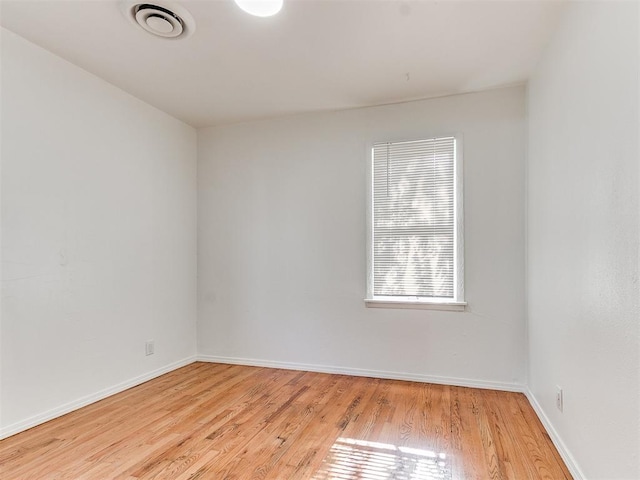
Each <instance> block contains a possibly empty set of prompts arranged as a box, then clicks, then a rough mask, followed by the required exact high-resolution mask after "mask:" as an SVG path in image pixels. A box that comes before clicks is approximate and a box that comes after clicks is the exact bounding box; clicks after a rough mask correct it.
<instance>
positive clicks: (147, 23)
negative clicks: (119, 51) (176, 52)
mask: <svg viewBox="0 0 640 480" xmlns="http://www.w3.org/2000/svg"><path fill="white" fill-rule="evenodd" d="M123 10H124V13H125V15H126V16H127V17H128V18H129V20H131V21H132V22H133V23H135V24H136V25H139V26H140V27H142V28H143V29H144V30H146V31H147V32H149V33H151V34H153V35H156V36H158V37H162V38H170V39H171V38H182V37H186V36H189V35H191V34H192V33H193V31H194V30H195V22H194V21H193V17H192V16H191V15H190V14H189V12H187V11H186V10H185V9H184V8H182V7H180V6H178V5H171V4H168V3H167V2H164V1H163V2H157V1H154V3H132V2H125V3H124V4H123Z"/></svg>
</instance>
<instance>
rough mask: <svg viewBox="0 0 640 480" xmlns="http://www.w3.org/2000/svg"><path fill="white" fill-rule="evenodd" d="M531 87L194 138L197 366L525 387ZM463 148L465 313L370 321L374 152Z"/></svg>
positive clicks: (396, 314) (375, 315)
mask: <svg viewBox="0 0 640 480" xmlns="http://www.w3.org/2000/svg"><path fill="white" fill-rule="evenodd" d="M525 129H526V127H525V90H524V88H522V87H516V88H508V89H502V90H495V91H490V92H484V93H475V94H468V95H460V96H453V97H447V98H439V99H432V100H427V101H420V102H412V103H405V104H399V105H390V106H382V107H375V108H365V109H358V110H349V111H341V112H332V113H321V114H310V115H303V116H296V117H287V118H282V119H273V120H267V121H261V122H253V123H245V124H238V125H232V126H226V127H218V128H210V129H203V130H199V131H198V143H199V150H198V189H199V197H198V208H199V215H198V225H199V237H198V238H199V242H198V244H199V247H198V258H199V266H198V275H199V287H198V288H199V317H198V322H199V323H198V342H199V344H198V345H199V346H198V353H199V354H201V355H205V356H210V358H211V359H218V360H219V359H222V360H225V361H239V359H241V360H240V361H242V362H245V363H246V362H250V363H269V362H285V363H289V364H298V365H299V364H306V365H307V366H316V367H317V366H320V367H321V369H325V370H334V371H335V370H339V369H348V370H349V371H352V370H353V369H364V370H367V371H369V372H371V371H374V372H375V373H376V374H379V375H384V374H385V372H386V373H389V372H392V373H393V375H391V376H404V377H412V378H418V377H419V378H426V379H430V380H434V379H435V380H438V378H436V377H442V380H443V381H447V382H450V381H453V382H455V383H464V381H463V380H464V379H471V382H470V383H474V384H483V383H484V384H491V385H494V386H496V385H501V386H504V387H507V388H509V387H513V384H518V383H523V382H524V376H525V370H526V367H525V344H526V341H525V322H524V313H525V306H524V277H525V274H524V184H525V181H524V157H525V140H524V137H525ZM451 133H461V134H463V136H464V154H465V158H464V169H465V175H464V181H465V186H464V192H465V216H466V218H465V234H466V238H465V247H466V258H465V269H466V288H465V289H466V297H467V301H468V302H469V307H468V311H467V312H464V313H457V312H438V311H426V310H388V309H368V308H366V307H365V305H364V302H363V299H364V297H365V292H366V285H365V280H366V258H365V245H366V218H365V211H366V204H365V202H366V194H365V192H366V173H365V172H366V165H367V162H368V158H369V149H370V147H371V145H372V143H373V142H374V141H384V140H396V139H403V138H404V139H412V138H423V137H429V136H432V135H440V134H451Z"/></svg>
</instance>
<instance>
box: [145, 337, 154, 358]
mask: <svg viewBox="0 0 640 480" xmlns="http://www.w3.org/2000/svg"><path fill="white" fill-rule="evenodd" d="M154 351H155V344H154V343H153V340H149V341H148V342H147V343H145V345H144V353H145V355H147V356H148V355H153V353H154Z"/></svg>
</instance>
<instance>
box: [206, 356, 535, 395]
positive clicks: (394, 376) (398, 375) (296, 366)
mask: <svg viewBox="0 0 640 480" xmlns="http://www.w3.org/2000/svg"><path fill="white" fill-rule="evenodd" d="M197 359H198V361H199V362H210V363H227V364H232V365H247V366H252V367H267V368H282V369H285V370H303V371H307V372H319V373H335V374H340V375H353V376H355V377H371V378H386V379H390V380H407V381H410V382H422V383H436V384H439V385H452V386H455V387H471V388H484V389H488V390H503V391H507V392H519V393H521V392H523V391H524V385H520V384H517V383H503V382H492V381H486V380H471V379H468V378H457V377H439V376H432V375H421V374H416V373H404V372H389V371H386V370H367V369H361V368H348V367H335V366H328V365H314V364H307V363H291V362H276V361H272V360H259V359H255V358H237V357H219V356H215V355H198V357H197Z"/></svg>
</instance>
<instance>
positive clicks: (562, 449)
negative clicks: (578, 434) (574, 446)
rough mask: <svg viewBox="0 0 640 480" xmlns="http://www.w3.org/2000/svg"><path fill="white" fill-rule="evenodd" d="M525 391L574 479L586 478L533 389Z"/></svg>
mask: <svg viewBox="0 0 640 480" xmlns="http://www.w3.org/2000/svg"><path fill="white" fill-rule="evenodd" d="M523 393H524V394H525V396H526V397H527V400H529V403H530V404H531V406H532V407H533V410H534V412H536V415H538V418H539V419H540V421H541V422H542V425H543V426H544V428H545V430H546V431H547V433H548V434H549V437H550V438H551V441H552V442H553V444H554V445H555V446H556V449H557V450H558V453H559V454H560V456H561V457H562V460H564V463H565V465H566V466H567V468H568V469H569V472H570V473H571V475H572V476H573V479H574V480H585V479H586V478H587V477H586V476H585V475H584V473H582V471H581V470H580V467H578V463H577V462H576V459H575V458H573V455H571V452H570V451H569V449H568V448H567V446H566V445H565V443H564V442H563V441H562V439H561V438H560V435H559V434H558V432H557V431H556V429H555V428H554V427H553V424H552V423H551V420H549V417H547V415H546V413H545V412H544V410H543V409H542V406H541V405H540V403H539V402H538V400H537V399H536V396H535V395H534V394H533V392H532V391H531V390H529V388H528V387H526V388H525V389H524V392H523Z"/></svg>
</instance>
